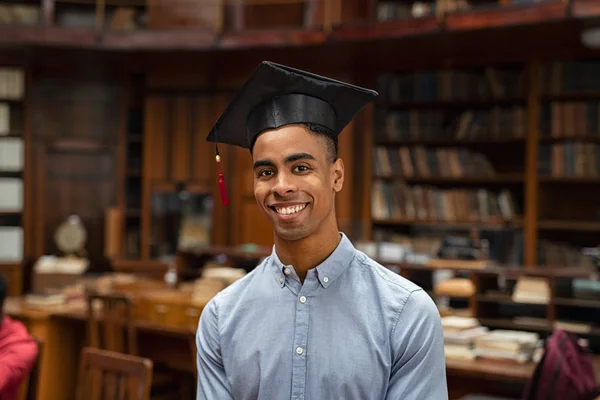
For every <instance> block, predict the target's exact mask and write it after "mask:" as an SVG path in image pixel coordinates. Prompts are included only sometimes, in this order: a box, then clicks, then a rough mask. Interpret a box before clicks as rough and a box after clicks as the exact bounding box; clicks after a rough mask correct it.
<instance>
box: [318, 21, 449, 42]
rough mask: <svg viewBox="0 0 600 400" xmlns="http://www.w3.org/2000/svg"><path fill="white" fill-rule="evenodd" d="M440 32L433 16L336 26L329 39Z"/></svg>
mask: <svg viewBox="0 0 600 400" xmlns="http://www.w3.org/2000/svg"><path fill="white" fill-rule="evenodd" d="M437 32H441V28H440V24H439V22H438V20H437V18H436V17H435V16H428V17H423V18H408V19H398V20H390V21H378V22H374V23H357V24H343V25H340V26H337V27H336V28H335V29H334V30H333V31H332V33H331V35H330V39H331V40H334V41H341V40H367V39H383V38H390V37H407V36H417V35H426V34H433V33H437Z"/></svg>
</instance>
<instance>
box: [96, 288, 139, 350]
mask: <svg viewBox="0 0 600 400" xmlns="http://www.w3.org/2000/svg"><path fill="white" fill-rule="evenodd" d="M133 322H134V316H133V301H132V299H131V298H130V297H129V296H127V295H123V294H97V293H89V294H88V321H87V333H88V346H90V347H94V348H98V349H104V350H109V351H115V352H119V353H124V354H129V355H134V356H137V355H138V347H137V332H136V330H135V326H134V324H133ZM101 327H102V328H103V329H101Z"/></svg>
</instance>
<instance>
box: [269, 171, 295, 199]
mask: <svg viewBox="0 0 600 400" xmlns="http://www.w3.org/2000/svg"><path fill="white" fill-rule="evenodd" d="M275 179H276V181H275V185H273V192H274V193H275V194H278V195H279V196H285V195H286V194H287V193H290V192H294V191H295V190H296V186H295V184H294V179H293V177H291V176H290V174H288V173H279V174H277V177H276V178H275Z"/></svg>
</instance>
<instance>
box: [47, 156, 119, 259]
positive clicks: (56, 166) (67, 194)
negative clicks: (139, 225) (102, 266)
mask: <svg viewBox="0 0 600 400" xmlns="http://www.w3.org/2000/svg"><path fill="white" fill-rule="evenodd" d="M45 152H46V154H45V157H44V161H45V163H43V164H39V165H38V168H40V169H42V170H44V171H45V173H44V188H43V190H42V191H41V195H42V197H41V198H43V199H44V200H45V201H46V207H45V213H44V220H43V232H44V238H45V243H44V253H45V254H61V253H60V252H59V250H58V249H57V248H56V246H55V243H54V239H53V237H54V232H55V231H56V229H57V228H58V226H59V225H60V224H61V223H62V222H64V221H65V220H66V219H67V218H68V217H69V216H71V215H77V216H78V217H79V218H80V219H81V220H82V223H83V226H84V227H85V228H86V230H87V244H86V251H87V255H88V256H89V257H90V258H91V259H99V258H101V257H103V254H104V212H105V210H106V209H108V208H110V207H111V206H113V205H114V204H115V201H116V196H115V190H116V186H115V184H114V175H115V169H114V166H115V157H114V154H113V151H112V150H110V149H104V150H97V151H93V152H87V151H85V150H78V149H70V150H63V149H60V148H57V147H47V148H46V149H45Z"/></svg>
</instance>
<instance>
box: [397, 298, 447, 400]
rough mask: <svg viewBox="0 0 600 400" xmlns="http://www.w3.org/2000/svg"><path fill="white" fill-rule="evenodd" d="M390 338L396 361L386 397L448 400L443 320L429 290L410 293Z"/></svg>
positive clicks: (414, 399) (410, 399) (405, 399)
mask: <svg viewBox="0 0 600 400" xmlns="http://www.w3.org/2000/svg"><path fill="white" fill-rule="evenodd" d="M390 340H391V345H392V352H393V355H394V360H393V364H392V371H391V375H390V382H389V387H388V391H387V394H386V400H398V399H403V400H420V399H428V400H447V399H448V387H447V383H446V359H445V356H444V335H443V332H442V323H441V319H440V314H439V311H438V309H437V306H436V305H435V303H434V302H433V300H432V299H431V298H430V297H429V295H428V294H427V293H426V292H425V291H423V290H416V291H414V292H412V293H411V294H410V296H409V297H408V300H407V301H406V304H405V305H404V307H403V309H402V310H401V311H400V315H399V316H398V320H397V321H396V323H395V328H394V329H393V331H392V334H391V338H390Z"/></svg>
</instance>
